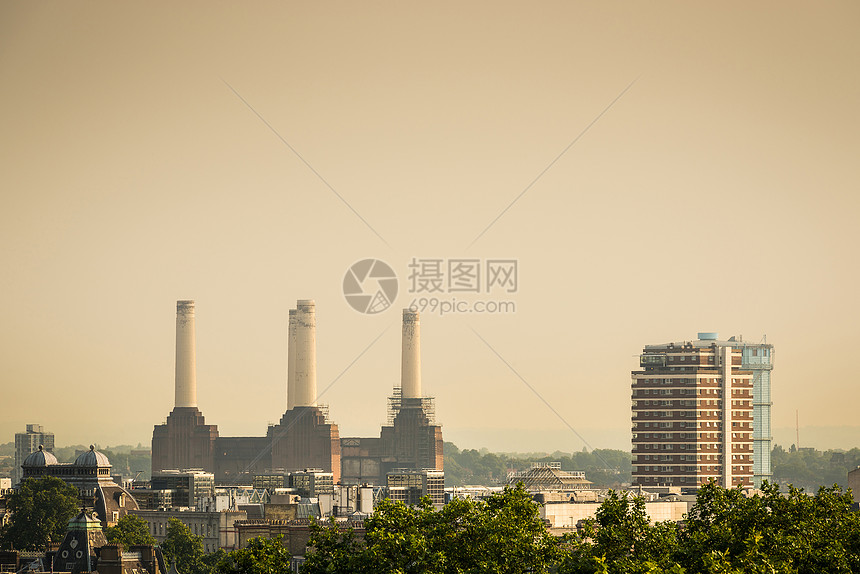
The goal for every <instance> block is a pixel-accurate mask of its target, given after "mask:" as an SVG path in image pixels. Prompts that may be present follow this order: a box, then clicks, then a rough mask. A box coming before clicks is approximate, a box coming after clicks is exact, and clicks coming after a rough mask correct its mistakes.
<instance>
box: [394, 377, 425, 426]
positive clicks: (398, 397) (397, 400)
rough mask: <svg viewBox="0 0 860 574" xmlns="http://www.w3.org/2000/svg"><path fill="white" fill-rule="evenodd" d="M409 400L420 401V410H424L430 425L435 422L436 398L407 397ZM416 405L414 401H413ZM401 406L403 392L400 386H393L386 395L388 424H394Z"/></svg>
mask: <svg viewBox="0 0 860 574" xmlns="http://www.w3.org/2000/svg"><path fill="white" fill-rule="evenodd" d="M407 400H409V401H420V406H421V410H423V411H424V416H426V417H427V420H429V421H430V424H431V425H435V424H436V400H435V398H434V397H421V398H418V399H407ZM413 404H415V405H416V406H417V404H416V403H413ZM402 408H403V393H402V391H401V388H400V386H399V385H398V386H395V387H394V390H393V391H392V393H391V396H390V397H388V426H394V419H395V418H397V414H398V413H399V412H400V410H401V409H402Z"/></svg>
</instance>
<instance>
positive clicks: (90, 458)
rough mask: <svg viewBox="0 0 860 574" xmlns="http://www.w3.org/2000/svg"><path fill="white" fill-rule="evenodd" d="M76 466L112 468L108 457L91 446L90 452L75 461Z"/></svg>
mask: <svg viewBox="0 0 860 574" xmlns="http://www.w3.org/2000/svg"><path fill="white" fill-rule="evenodd" d="M75 466H110V461H109V460H108V457H106V456H105V455H103V454H102V453H100V452H99V451H97V450H96V447H94V446H93V445H90V450H88V451H87V452H85V453H84V454H82V455H80V456H79V457H78V458H76V459H75Z"/></svg>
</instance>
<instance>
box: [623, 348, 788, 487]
mask: <svg viewBox="0 0 860 574" xmlns="http://www.w3.org/2000/svg"><path fill="white" fill-rule="evenodd" d="M639 364H640V369H639V370H637V371H633V373H632V377H633V385H632V389H633V396H632V399H633V457H634V460H633V484H634V485H641V486H680V487H688V488H695V487H697V486H699V485H701V484H704V483H706V482H708V481H709V480H715V481H716V482H717V483H719V484H722V485H724V486H737V485H742V486H760V485H761V481H762V480H764V479H769V478H770V477H771V466H770V449H771V442H772V439H771V435H770V409H771V402H770V371H771V369H772V368H773V346H772V345H769V344H767V343H764V342H762V343H746V342H744V341H743V340H742V338H739V337H731V338H730V339H728V340H727V341H721V340H719V337H718V336H717V334H716V333H699V337H698V339H697V340H696V341H681V342H674V343H665V344H662V345H647V346H646V347H645V348H644V350H643V352H642V354H641V355H640V360H639Z"/></svg>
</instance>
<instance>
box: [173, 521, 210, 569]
mask: <svg viewBox="0 0 860 574" xmlns="http://www.w3.org/2000/svg"><path fill="white" fill-rule="evenodd" d="M161 550H162V552H164V557H165V558H166V559H167V561H168V562H175V563H176V569H177V570H178V571H179V572H181V573H182V574H208V573H209V571H210V570H211V567H210V564H209V563H208V561H207V560H206V559H205V556H206V555H205V553H204V552H203V538H201V537H200V536H197V535H196V534H194V533H193V532H191V529H190V528H188V527H187V526H186V525H184V524H183V523H182V522H181V521H180V520H179V519H177V518H168V520H167V536H166V537H165V539H164V542H162V543H161Z"/></svg>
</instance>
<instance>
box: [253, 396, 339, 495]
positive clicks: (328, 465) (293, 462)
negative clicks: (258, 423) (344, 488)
mask: <svg viewBox="0 0 860 574" xmlns="http://www.w3.org/2000/svg"><path fill="white" fill-rule="evenodd" d="M269 437H270V440H271V444H272V458H271V468H282V469H285V470H287V471H293V470H302V469H304V468H321V469H323V470H325V471H327V472H331V473H333V475H334V481H335V482H338V481H339V480H340V470H341V469H340V433H339V431H338V428H337V425H334V424H331V423H329V422H327V421H326V419H325V415H324V414H323V412H322V411H321V410H320V409H319V407H316V406H297V407H295V408H293V409H291V410H288V411H287V412H286V413H284V416H283V417H282V418H281V421H280V423H278V424H277V425H275V426H273V427H271V428H270V429H269Z"/></svg>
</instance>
